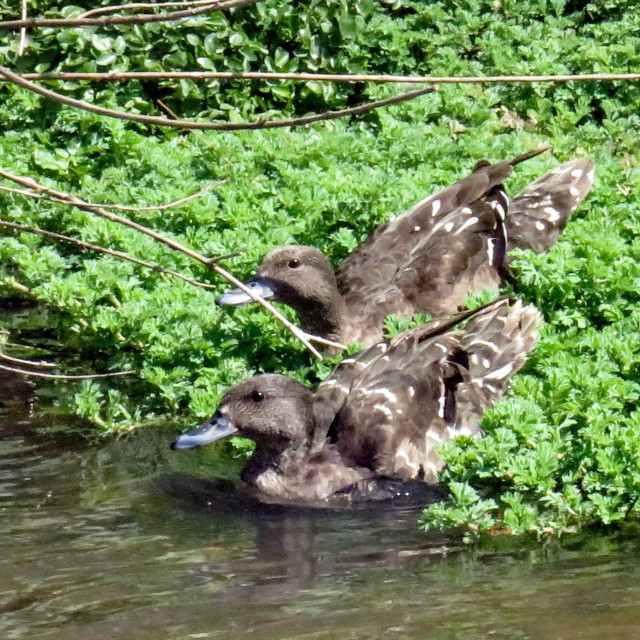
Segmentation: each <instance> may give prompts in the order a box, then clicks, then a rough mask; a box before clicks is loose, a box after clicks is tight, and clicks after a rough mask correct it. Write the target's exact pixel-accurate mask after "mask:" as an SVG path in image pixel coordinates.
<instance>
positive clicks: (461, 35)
mask: <svg viewBox="0 0 640 640" xmlns="http://www.w3.org/2000/svg"><path fill="white" fill-rule="evenodd" d="M93 6H96V5H95V4H94V5H89V4H88V3H84V4H83V3H79V4H78V5H77V6H76V5H74V6H70V5H64V4H62V3H59V2H55V1H51V0H46V1H39V2H33V3H30V13H31V15H35V14H39V15H46V16H59V15H63V16H68V17H70V16H74V15H78V14H79V13H80V12H81V11H82V10H84V9H85V8H91V7H93ZM634 6H635V5H634V4H633V3H631V2H629V1H623V0H611V1H609V0H607V1H599V2H592V3H578V2H564V1H562V0H555V1H552V2H551V1H546V0H528V1H524V2H515V1H501V0H494V1H493V2H472V1H467V2H456V3H452V2H445V1H440V2H432V3H428V4H427V3H422V2H412V1H410V0H402V1H400V0H398V1H392V2H383V1H381V0H380V1H375V0H362V1H359V2H353V3H352V2H347V1H346V0H344V1H343V0H328V1H327V2H323V3H320V2H313V1H309V0H307V1H306V2H298V3H295V4H294V3H288V4H287V3H282V2H277V1H274V0H267V1H265V2H261V3H258V4H256V5H255V6H252V7H247V8H243V9H239V10H235V11H231V12H229V13H228V14H224V15H223V14H211V15H210V16H200V17H197V18H193V19H189V20H185V21H182V22H177V23H171V24H162V23H157V24H153V25H141V26H131V27H118V28H115V27H114V28H87V29H64V30H60V29H40V30H34V31H33V32H32V33H31V34H30V39H29V46H28V48H27V51H26V54H25V55H24V56H22V57H18V56H17V47H18V34H17V33H5V32H0V60H2V61H3V64H6V65H8V66H10V67H11V68H12V69H14V70H18V71H21V72H26V71H48V70H78V71H80V70H87V71H91V70H114V71H117V70H127V69H131V70H171V69H179V70H185V69H219V70H227V69H230V70H282V71H292V70H298V71H306V70H311V71H321V72H323V71H324V72H350V73H358V72H370V73H393V74H435V75H465V74H466V75H497V74H549V73H586V72H600V71H610V72H625V71H633V70H637V69H638V68H639V64H638V63H639V61H640V60H639V58H640V37H639V36H638V33H639V32H640V31H639V27H640V15H639V14H638V12H637V11H634V10H633V8H634ZM15 12H16V6H15V3H9V2H8V1H7V0H1V1H0V15H1V16H2V19H9V18H15V17H17V16H16V14H15ZM54 86H56V87H57V88H58V89H59V90H61V91H64V92H65V93H68V94H70V95H73V96H75V97H79V98H83V99H85V100H88V101H91V102H95V103H98V104H101V105H104V106H108V107H113V108H120V109H126V110H128V111H136V112H140V113H154V114H155V113H159V111H158V107H157V104H156V100H157V99H158V98H160V99H162V100H164V101H166V102H167V103H168V104H169V105H170V106H171V108H172V109H174V110H175V111H177V112H178V113H179V114H180V115H183V116H192V117H195V116H198V117H202V118H207V119H211V118H218V117H219V118H221V119H223V120H224V119H230V120H242V119H249V118H255V117H258V116H259V115H264V114H267V115H272V114H302V113H306V112H309V111H322V110H326V109H335V108H340V107H344V106H347V105H351V104H355V103H358V102H361V101H364V100H367V99H374V98H377V97H381V96H383V95H384V96H386V95H391V94H392V93H393V92H394V91H397V90H398V89H397V88H396V89H394V88H392V87H389V86H374V85H369V86H365V85H363V84H330V83H326V84H318V83H285V82H271V83H264V82H262V83H259V82H251V83H241V82H226V83H222V82H208V83H194V82H190V81H180V82H170V81H166V82H162V83H161V84H159V85H150V84H148V83H145V84H141V83H138V82H132V83H128V84H119V83H110V84H97V83H95V84H90V83H71V82H64V83H62V82H58V83H54ZM2 89H3V90H2V92H1V93H0V125H1V126H2V131H3V136H2V137H1V138H0V164H1V165H2V166H4V167H6V168H8V169H9V170H11V171H12V172H14V173H18V174H22V175H33V176H34V177H36V178H37V179H38V180H39V181H41V182H44V183H45V184H50V185H52V186H55V187H56V188H59V189H61V190H63V191H72V192H75V193H78V194H79V195H81V196H82V197H84V198H85V199H87V200H90V201H93V202H112V203H121V204H132V205H143V204H162V203H165V202H168V201H171V200H175V199H178V198H180V197H183V196H185V195H188V194H190V193H192V192H195V191H197V190H199V189H201V188H202V187H203V186H205V185H207V184H210V183H212V182H214V181H217V180H219V179H221V178H230V181H229V183H227V184H226V185H224V186H223V187H221V188H219V189H217V190H216V191H213V192H211V193H209V194H207V195H206V196H204V197H202V198H199V199H197V200H194V201H191V202H189V203H188V204H186V205H184V206H183V207H181V208H179V209H173V210H169V211H168V212H153V211H152V212H144V213H137V214H135V215H134V216H132V217H135V219H137V220H138V221H140V222H142V223H143V224H145V225H147V226H150V227H153V228H154V229H157V230H159V231H161V232H163V233H165V234H168V235H171V236H174V237H176V238H179V239H180V240H181V241H182V242H185V243H186V244H187V245H189V246H191V247H193V248H194V249H196V250H198V251H200V252H202V253H205V254H209V255H218V254H226V253H229V252H233V251H241V252H242V253H243V255H242V257H241V258H238V259H235V261H233V262H232V263H230V266H232V267H233V269H234V271H235V272H236V274H237V275H239V276H241V277H243V276H247V275H249V274H250V273H251V271H252V269H253V268H254V267H255V265H256V264H257V263H258V262H259V260H260V258H261V257H262V255H264V253H265V252H266V251H268V250H269V249H270V248H272V247H273V246H274V245H276V244H280V243H285V242H300V243H309V244H314V245H316V246H318V247H320V248H321V249H323V250H324V251H326V252H327V254H328V255H329V256H330V258H331V259H332V260H333V261H334V263H337V262H338V261H339V260H340V259H341V258H343V257H344V256H345V255H347V254H348V252H349V251H350V250H352V249H353V248H354V247H355V246H356V244H357V242H359V241H360V240H361V239H362V238H364V237H365V236H366V235H367V234H368V233H369V232H370V231H371V230H372V229H373V228H374V227H375V226H376V225H377V224H379V223H381V222H382V221H384V220H386V219H387V218H388V217H389V216H390V215H392V214H393V213H396V212H398V211H401V210H403V209H404V208H407V207H409V206H410V205H411V204H413V203H414V202H415V201H417V200H419V199H421V198H422V197H424V196H425V195H427V194H428V193H430V192H433V191H434V190H436V189H438V188H440V187H442V186H444V185H446V184H448V183H450V182H452V181H453V180H455V179H458V178H459V177H461V176H463V175H465V174H466V173H467V172H468V171H469V170H470V169H471V167H472V166H473V165H474V164H475V162H476V161H477V160H478V159H480V158H484V157H486V158H488V159H490V160H493V161H495V160H499V159H502V158H505V157H507V156H511V155H514V154H516V153H519V152H521V151H524V150H528V149H531V148H533V147H535V146H537V145H538V144H539V143H542V142H545V143H551V144H552V145H553V147H554V151H553V153H552V154H546V155H545V156H542V157H540V158H536V159H534V160H532V161H529V162H527V163H525V165H521V166H519V167H518V169H517V172H516V174H515V175H514V176H513V177H512V178H511V179H510V180H509V183H508V185H507V186H508V189H509V191H510V192H511V193H514V192H516V191H517V190H518V189H519V188H521V187H522V186H523V185H524V184H526V183H527V182H529V181H530V180H532V179H534V178H535V177H537V176H538V175H540V174H541V173H543V172H544V171H546V170H548V169H550V168H552V167H553V166H554V165H555V164H556V163H558V162H560V161H564V160H567V159H569V158H571V157H574V156H575V155H579V154H585V153H586V154H589V155H591V156H592V157H593V158H594V159H595V160H596V163H597V182H596V185H595V187H594V189H593V190H592V192H591V194H590V195H589V197H588V199H587V201H586V202H585V204H584V205H583V206H582V207H581V208H580V209H579V211H578V212H577V213H576V215H575V217H574V220H573V222H572V223H571V224H570V225H569V227H568V229H567V231H566V232H565V234H564V235H563V236H562V239H561V241H560V242H559V243H558V245H557V246H556V247H554V249H553V250H552V251H551V252H550V253H548V254H545V255H542V256H535V255H532V254H530V253H527V252H523V253H520V254H519V255H518V257H517V261H516V263H515V270H516V273H517V275H518V284H517V285H516V288H515V293H516V294H517V295H519V296H521V297H523V298H524V299H525V300H527V301H532V302H535V303H536V304H537V305H538V306H539V308H540V309H541V311H542V312H543V314H544V316H545V319H546V322H547V324H546V327H545V329H544V330H543V333H542V337H541V343H540V346H539V348H538V349H537V350H536V352H535V354H534V356H533V358H532V359H531V362H530V363H529V364H528V366H527V367H526V369H525V370H524V371H523V373H522V374H521V375H520V376H518V378H517V379H516V381H515V384H514V390H513V393H512V394H511V397H510V398H508V399H506V400H505V401H504V402H502V403H500V404H499V405H498V406H496V407H495V408H493V409H492V410H490V411H488V412H487V414H486V417H485V421H484V424H485V429H486V431H487V437H486V438H485V439H483V440H481V441H477V442H471V441H465V440H464V439H459V440H458V441H456V443H455V444H452V445H450V446H448V447H447V449H446V452H445V453H446V457H447V460H448V461H449V467H448V470H447V471H446V472H445V476H444V479H445V480H446V481H447V482H449V483H450V486H451V487H452V489H453V501H452V504H450V505H447V506H446V507H445V506H442V507H436V508H433V509H431V510H430V511H429V512H428V513H426V514H425V516H424V521H423V524H424V525H425V526H450V525H456V526H462V527H463V528H464V529H465V530H466V531H468V532H471V533H473V532H475V531H482V530H502V531H504V530H509V531H512V532H521V531H528V530H533V531H536V532H538V533H543V532H545V531H546V532H560V531H564V530H571V528H572V527H575V526H578V525H583V524H594V523H596V524H597V523H602V524H609V523H612V522H617V521H619V520H621V519H624V518H627V517H628V516H629V515H634V514H635V511H636V510H637V508H636V502H637V500H638V498H639V495H640V494H639V491H640V469H639V468H638V460H639V459H640V458H639V454H640V418H639V415H638V410H637V401H638V392H639V390H640V379H639V378H640V312H639V311H638V297H639V295H640V294H639V291H640V266H638V265H639V264H640V241H639V240H638V236H639V231H640V213H639V204H638V202H639V201H640V193H639V191H640V187H639V185H640V181H639V177H640V176H639V173H640V171H639V169H638V164H639V158H638V155H637V149H638V142H639V138H640V118H639V116H638V113H639V112H640V109H639V107H640V90H639V87H638V84H637V83H633V82H627V83H621V82H618V83H604V82H603V83H594V82H590V83H569V84H508V85H507V84H502V85H493V84H492V85H445V86H443V87H442V88H441V91H440V92H439V94H437V95H428V96H425V97H423V98H421V99H419V100H416V101H415V102H412V103H409V104H404V105H400V106H395V107H391V108H389V109H386V110H380V111H378V112H375V113H373V114H370V115H368V116H367V117H365V118H364V119H358V120H354V121H350V122H333V123H325V124H316V125H313V126H310V127H306V128H304V129H300V130H293V131H291V130H269V131H256V132H237V133H224V132H218V133H214V132H209V133H200V134H197V135H196V134H189V133H186V132H176V131H163V130H160V129H157V128H149V127H144V126H140V125H135V124H132V123H125V122H123V121H118V120H110V119H107V118H103V117H99V116H95V115H92V114H88V113H82V112H77V111H73V110H70V109H68V108H66V107H61V106H60V105H57V104H54V103H51V102H46V101H42V100H41V99H40V98H38V97H36V96H34V95H32V94H29V93H26V92H25V91H24V90H21V89H16V88H14V87H12V86H7V85H4V86H3V88H2ZM0 215H1V216H2V217H3V218H4V219H8V220H15V221H19V222H22V223H25V224H32V225H34V226H41V227H44V228H47V229H51V230H54V231H61V232H63V233H67V234H70V235H76V236H79V237H82V238H83V239H85V240H88V241H92V242H97V243H99V244H100V243H101V244H105V245H108V246H110V247H112V248H116V249H121V250H124V251H127V252H129V253H131V254H133V255H137V256H140V257H142V258H144V259H147V260H151V261H154V262H157V263H159V264H161V265H163V266H166V267H170V268H174V269H179V270H181V271H183V272H186V273H191V274H193V275H194V277H197V278H200V279H203V278H207V277H208V276H207V274H205V273H203V272H202V270H201V269H200V267H199V266H198V265H194V264H191V263H190V262H188V261H187V260H186V259H184V258H183V257H181V256H179V255H176V254H174V253H172V252H170V251H168V250H166V249H164V248H163V247H161V246H159V245H158V244H157V243H155V242H153V241H152V240H151V239H148V238H141V237H140V236H139V235H138V234H136V233H134V232H132V231H129V230H126V229H122V228H120V227H118V226H115V225H113V224H112V223H109V222H106V221H103V220H98V219H94V218H92V217H91V216H90V214H86V213H82V212H78V211H73V210H70V209H66V208H64V207H62V206H60V205H54V204H49V203H46V202H44V201H31V200H27V199H25V198H23V197H20V196H17V195H12V194H7V193H4V192H0ZM0 295H1V296H2V297H3V300H4V303H3V304H4V305H5V306H6V305H8V304H9V303H10V302H11V303H12V304H16V303H18V302H23V301H28V302H33V301H36V302H38V303H39V305H40V306H39V307H38V309H39V312H38V313H37V314H35V313H33V311H31V312H29V313H28V314H26V315H24V316H21V315H19V316H13V317H12V319H11V320H9V319H7V318H3V320H2V322H3V323H4V325H5V326H7V327H9V328H11V329H12V330H13V331H14V337H15V338H16V339H17V340H23V341H27V342H29V341H32V342H33V341H35V340H36V338H37V342H38V344H45V345H46V346H47V347H48V349H49V350H50V351H52V352H53V353H54V354H55V355H56V356H58V357H60V358H62V357H64V358H65V362H66V366H65V368H66V369H67V370H73V369H74V368H76V369H77V370H78V371H83V372H84V371H86V370H87V369H91V368H96V369H99V370H120V369H128V368H135V369H137V370H139V371H140V380H137V381H136V382H130V381H119V382H117V383H116V382H114V381H112V382H110V383H108V384H106V383H105V384H102V383H97V382H90V383H85V384H84V385H82V386H80V385H77V384H74V385H71V384H68V383H67V384H59V385H56V386H55V387H54V388H51V387H41V392H40V393H43V394H51V395H54V396H55V397H56V399H57V401H58V402H59V403H61V404H62V405H64V406H67V407H69V408H71V409H73V410H74V411H76V412H78V413H80V414H81V415H83V416H85V417H87V418H89V419H90V420H92V421H93V422H94V423H95V424H96V425H97V429H98V431H99V432H101V433H102V432H103V433H108V432H112V431H118V430H122V429H127V428H131V427H132V426H138V425H141V424H148V423H151V422H152V421H154V420H172V421H175V422H176V424H177V425H180V424H182V423H185V422H193V421H194V420H195V419H196V418H200V417H203V416H205V415H207V414H209V413H210V412H211V411H212V410H213V409H214V408H215V406H216V404H217V402H218V400H219V398H220V396H221V394H222V393H223V392H224V390H225V389H226V388H227V387H228V386H229V385H230V384H232V383H234V382H235V381H237V380H238V379H240V378H243V377H245V376H247V375H250V374H252V373H254V372H256V371H281V372H287V373H289V374H291V375H295V376H296V377H298V378H299V379H301V380H306V381H308V382H314V381H317V380H318V379H320V378H322V377H323V376H324V375H326V373H327V372H328V370H329V364H328V363H326V362H325V363H321V364H318V363H311V362H310V360H309V358H308V356H307V354H306V353H305V352H303V351H302V349H301V347H300V346H299V345H297V344H296V343H295V342H294V341H293V340H292V339H290V338H289V337H288V336H287V335H286V334H285V332H284V331H283V330H282V328H281V327H280V326H279V325H278V324H277V323H275V322H274V321H272V320H271V318H269V317H267V316H266V315H265V314H264V313H263V312H262V311H260V310H258V309H255V308H246V309H238V310H234V311H232V312H229V311H228V310H221V309H219V308H217V307H215V306H214V304H213V300H214V297H215V293H214V292H207V291H204V290H200V289H194V288H193V287H191V286H189V285H187V284H186V283H183V282H180V281H175V280H173V279H169V278H167V277H165V276H160V275H158V274H155V273H148V272H146V271H145V270H144V269H141V268H138V267H136V266H135V265H132V264H130V263H125V262H121V261H117V260H115V259H112V258H109V257H105V256H96V255H93V254H89V253H81V252H78V251H77V250H76V249H75V248H73V247H69V246H61V245H57V244H52V243H51V242H49V241H46V240H43V239H41V238H39V237H34V236H30V235H26V234H18V235H16V234H12V233H5V232H2V237H0Z"/></svg>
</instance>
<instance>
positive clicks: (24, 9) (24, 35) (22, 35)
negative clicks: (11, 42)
mask: <svg viewBox="0 0 640 640" xmlns="http://www.w3.org/2000/svg"><path fill="white" fill-rule="evenodd" d="M21 18H22V19H23V20H26V19H27V0H22V15H21ZM26 44H27V28H26V27H22V29H20V46H19V47H18V55H19V56H22V54H23V53H24V48H25V45H26Z"/></svg>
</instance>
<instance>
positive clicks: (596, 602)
mask: <svg viewBox="0 0 640 640" xmlns="http://www.w3.org/2000/svg"><path fill="white" fill-rule="evenodd" d="M3 384H4V385H5V387H4V388H5V393H4V404H3V408H1V409H0V514H1V517H0V576H1V577H2V579H1V580H0V637H1V638H3V639H5V638H6V639H22V638H34V637H36V638H54V639H58V638H59V639H63V638H64V640H76V639H80V638H82V639H85V638H109V639H110V640H112V639H113V640H120V639H122V640H124V639H125V638H126V639H132V640H140V639H154V640H163V639H165V638H166V639H171V640H181V639H187V638H230V637H233V638H237V639H239V640H245V639H253V638H256V639H257V638H261V639H262V638H278V639H292V640H293V639H296V640H301V639H305V640H311V639H313V640H324V639H333V638H335V639H343V638H352V639H356V640H359V639H365V638H425V637H427V638H435V639H443V640H444V639H447V640H448V639H450V638H451V639H457V640H458V639H459V640H467V639H469V640H471V639H474V640H475V639H477V638H509V639H512V638H515V639H519V638H535V639H537V638H541V639H543V638H544V639H549V638H551V639H555V638H557V639H564V640H574V639H577V638H581V639H584V638H587V639H596V638H607V639H609V638H610V637H614V636H615V637H616V638H617V639H619V638H621V639H626V638H636V637H640V613H638V607H637V602H638V597H639V596H640V562H639V561H640V545H639V544H638V543H637V542H636V540H635V539H633V538H630V537H627V538H623V537H617V538H613V537H604V536H601V537H597V536H593V537H589V536H580V537H578V536H574V537H571V538H567V539H566V540H565V541H563V542H562V543H553V544H549V545H546V546H541V545H533V544H525V543H524V542H523V541H521V540H505V539H500V540H496V541H495V543H494V545H493V546H492V547H488V546H486V545H485V546H483V547H481V548H466V547H464V545H462V544H461V543H460V542H459V540H458V539H457V538H456V537H454V536H446V535H442V534H429V535H427V534H425V533H423V532H420V531H419V530H418V528H417V526H416V520H417V517H418V515H419V513H420V509H421V504H422V498H420V499H419V500H417V504H416V501H412V500H406V501H401V502H397V501H394V502H392V503H389V502H388V501H386V502H385V501H381V502H377V503H375V504H346V505H340V506H325V507H324V508H310V507H306V506H301V505H292V506H283V505H274V504H265V503H263V502H261V501H259V500H256V498H255V496H254V495H252V494H251V493H250V492H248V491H247V490H246V489H245V488H244V487H242V485H241V484H239V483H238V482H237V481H236V480H235V478H237V472H238V469H239V467H240V466H241V463H240V462H239V461H238V462H237V463H233V464H231V466H229V465H228V463H223V462H222V461H220V460H219V459H218V458H216V457H215V448H212V449H211V450H210V451H209V452H207V451H205V450H203V451H201V452H195V453H194V455H178V454H176V452H172V451H170V450H169V448H168V444H169V442H170V441H171V439H172V436H173V434H171V433H169V432H166V431H163V430H161V429H147V430H140V431H138V432H134V433H133V434H130V435H128V436H126V437H123V438H119V439H105V440H104V441H100V442H97V443H89V442H87V441H85V440H83V439H82V438H80V437H79V436H77V435H69V430H68V429H67V428H66V427H68V426H69V424H68V422H65V421H64V420H61V419H60V418H52V417H47V416H46V415H39V414H38V413H33V408H32V406H31V405H32V403H31V398H30V388H29V387H28V386H27V387H26V388H24V387H22V391H21V392H18V391H17V390H19V389H20V388H21V387H20V382H19V381H17V382H16V381H13V382H11V383H9V382H8V381H7V380H4V381H2V382H0V390H1V389H2V388H3V387H2V385H3ZM7 385H8V386H7ZM6 389H9V391H6ZM0 399H1V398H0ZM207 478H209V479H207ZM211 478H218V479H216V480H212V479H211Z"/></svg>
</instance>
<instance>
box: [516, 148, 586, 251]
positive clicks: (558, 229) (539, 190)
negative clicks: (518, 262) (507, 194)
mask: <svg viewBox="0 0 640 640" xmlns="http://www.w3.org/2000/svg"><path fill="white" fill-rule="evenodd" d="M594 177H595V167H594V163H593V161H592V160H591V159H590V158H577V159H575V160H571V161H569V162H565V163H564V164H561V165H560V166H559V167H556V168H555V169H553V170H551V171H549V173H546V174H545V175H543V176H542V177H540V178H538V179H537V180H535V181H534V182H532V183H531V184H529V185H528V186H526V187H525V188H524V189H523V190H522V191H521V192H520V193H519V194H518V195H517V196H516V197H515V198H513V199H512V200H511V202H510V206H509V215H508V216H507V220H506V225H507V237H508V249H509V250H511V249H514V248H521V249H533V251H535V252H536V253H542V252H543V251H547V250H548V249H549V248H550V247H551V246H553V245H554V244H555V242H556V241H557V239H558V236H559V235H560V234H561V233H562V231H563V230H564V228H565V226H566V224H567V222H568V220H569V218H570V217H571V214H572V213H573V211H574V210H575V209H576V207H577V206H578V205H579V204H580V203H581V202H582V201H583V200H584V199H585V197H586V196H587V194H588V193H589V190H590V189H591V185H592V184H593V181H594Z"/></svg>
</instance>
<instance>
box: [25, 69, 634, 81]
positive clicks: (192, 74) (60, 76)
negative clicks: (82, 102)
mask: <svg viewBox="0 0 640 640" xmlns="http://www.w3.org/2000/svg"><path fill="white" fill-rule="evenodd" d="M21 77H22V78H24V79H25V80H95V81H96V82H121V81H129V80H180V79H188V80H271V81H273V80H292V81H294V82H309V81H313V82H372V83H377V84H385V83H390V82H399V83H404V84H488V83H507V82H591V81H596V82H608V81H614V80H640V73H577V74H558V75H539V76H394V75H377V74H371V75H367V74H341V73H302V72H301V73H285V72H282V73H279V72H273V71H122V72H109V71H106V72H102V73H101V72H94V73H84V72H72V71H57V72H56V71H51V72H49V71H48V72H45V73H23V74H21Z"/></svg>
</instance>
